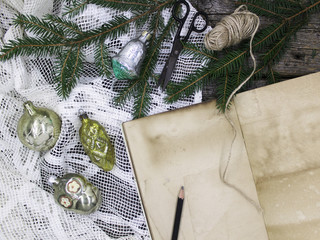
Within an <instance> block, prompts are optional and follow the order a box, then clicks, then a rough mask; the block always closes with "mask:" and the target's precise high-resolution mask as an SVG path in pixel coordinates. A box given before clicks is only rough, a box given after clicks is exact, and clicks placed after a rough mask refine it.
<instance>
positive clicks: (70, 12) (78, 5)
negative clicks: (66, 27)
mask: <svg viewBox="0 0 320 240" xmlns="http://www.w3.org/2000/svg"><path fill="white" fill-rule="evenodd" d="M88 3H89V0H84V1H83V0H72V1H69V6H66V7H65V8H64V9H63V16H68V17H74V16H76V15H79V14H80V13H82V12H83V11H84V10H85V9H86V7H87V5H88Z"/></svg>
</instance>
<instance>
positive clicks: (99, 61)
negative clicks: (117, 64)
mask: <svg viewBox="0 0 320 240" xmlns="http://www.w3.org/2000/svg"><path fill="white" fill-rule="evenodd" d="M94 62H95V64H96V66H97V67H98V70H99V73H100V75H101V76H105V77H109V76H111V72H112V71H111V61H110V55H109V50H108V48H107V46H106V45H105V44H104V41H101V42H100V43H99V44H97V45H96V47H95V52H94Z"/></svg>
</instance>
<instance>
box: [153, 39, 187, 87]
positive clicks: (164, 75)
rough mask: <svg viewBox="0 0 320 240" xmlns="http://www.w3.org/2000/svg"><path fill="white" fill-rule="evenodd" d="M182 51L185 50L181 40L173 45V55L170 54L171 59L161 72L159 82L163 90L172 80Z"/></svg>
mask: <svg viewBox="0 0 320 240" xmlns="http://www.w3.org/2000/svg"><path fill="white" fill-rule="evenodd" d="M182 49H183V45H182V43H181V41H180V40H179V41H175V42H174V43H173V46H172V50H171V53H170V55H169V58H168V60H167V62H166V65H165V66H164V68H163V70H162V72H161V75H160V77H159V81H158V86H160V85H161V88H162V90H164V89H165V88H166V87H167V85H168V83H169V81H170V79H171V75H172V72H173V70H174V68H175V66H176V63H177V60H178V57H179V54H180V52H181V50H182Z"/></svg>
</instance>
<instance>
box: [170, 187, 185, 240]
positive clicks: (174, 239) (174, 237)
mask: <svg viewBox="0 0 320 240" xmlns="http://www.w3.org/2000/svg"><path fill="white" fill-rule="evenodd" d="M183 200H184V187H183V186H182V187H181V189H180V192H179V196H178V201H177V208H176V215H175V217H174V225H173V231H172V238H171V240H177V239H178V234H179V227H180V220H181V213H182V207H183Z"/></svg>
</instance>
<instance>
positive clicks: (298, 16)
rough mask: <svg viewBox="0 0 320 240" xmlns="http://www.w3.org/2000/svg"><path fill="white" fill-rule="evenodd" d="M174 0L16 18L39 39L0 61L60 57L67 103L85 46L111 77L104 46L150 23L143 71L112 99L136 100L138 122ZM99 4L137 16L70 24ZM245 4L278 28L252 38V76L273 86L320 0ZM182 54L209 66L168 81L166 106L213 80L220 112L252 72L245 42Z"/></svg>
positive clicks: (113, 3)
mask: <svg viewBox="0 0 320 240" xmlns="http://www.w3.org/2000/svg"><path fill="white" fill-rule="evenodd" d="M173 1H174V0H90V1H88V0H68V1H67V3H68V4H67V7H66V8H65V9H64V13H63V16H64V17H62V18H60V17H58V16H55V15H46V16H45V17H44V18H43V19H39V18H37V17H35V16H30V15H18V16H17V18H16V20H15V24H16V25H19V26H22V27H24V28H25V30H27V31H29V32H31V33H33V34H34V35H36V37H24V38H22V39H17V40H15V41H10V42H9V43H7V44H6V45H4V47H3V48H2V49H1V52H0V61H6V60H9V59H12V58H14V57H17V56H30V55H32V56H36V57H42V56H48V55H51V56H57V57H58V58H57V59H58V60H57V61H56V62H55V65H54V69H55V81H56V83H57V92H58V94H59V95H61V96H63V97H64V98H66V97H68V96H69V94H70V92H71V90H72V89H73V87H74V86H75V85H76V83H77V80H78V79H79V78H80V76H81V71H82V68H83V61H84V55H83V49H84V47H87V46H88V45H94V49H95V52H94V59H95V64H96V66H97V68H98V69H99V73H100V74H101V75H102V76H110V74H111V66H110V64H111V63H110V62H111V61H110V55H109V50H108V46H106V45H105V44H104V42H105V40H106V39H107V38H112V39H115V38H118V37H119V36H121V35H123V34H126V33H127V32H128V31H129V30H130V27H129V26H130V25H131V24H135V25H136V26H137V27H139V26H142V25H143V26H145V25H146V23H148V26H149V29H148V30H149V31H150V32H152V38H151V40H150V41H149V44H148V50H147V55H146V58H145V60H144V62H143V64H142V69H141V74H140V76H139V78H137V79H135V80H130V81H126V84H124V85H122V87H120V88H119V89H118V90H117V91H118V96H116V98H115V99H114V103H115V104H117V105H123V104H124V103H126V101H128V100H129V99H131V98H132V97H133V98H134V99H135V100H134V106H133V107H134V109H133V115H134V117H135V118H139V117H143V116H146V115H147V114H148V112H149V110H150V105H151V99H152V96H151V90H152V88H153V87H154V86H155V84H154V81H156V80H157V79H156V78H157V77H156V76H155V75H154V70H155V66H156V64H157V60H158V56H159V52H160V48H161V46H162V43H163V42H164V41H165V40H166V39H167V38H168V37H169V36H170V35H171V34H172V33H173V32H174V30H175V29H176V25H175V24H174V21H173V20H171V21H169V22H168V23H167V24H165V23H164V20H163V17H162V14H161V13H162V11H163V10H164V9H167V8H171V6H172V3H173ZM89 2H90V4H96V5H98V6H101V7H107V8H111V9H114V10H117V11H131V12H132V17H131V18H127V17H125V16H124V15H121V14H120V15H117V16H116V17H114V18H113V19H112V20H110V21H109V22H107V23H105V24H104V25H103V26H101V27H99V28H97V29H93V30H89V31H86V32H84V31H82V30H81V29H80V27H79V26H78V25H77V24H75V23H74V22H72V21H71V20H70V19H71V18H72V17H76V16H77V15H79V14H81V13H82V12H83V11H85V9H86V7H87V5H88V4H89ZM237 4H246V5H247V6H248V9H249V10H250V11H252V12H253V13H256V14H257V15H258V16H265V17H268V18H271V19H273V20H274V23H273V24H271V25H269V26H267V27H265V28H264V29H261V30H260V31H259V32H258V33H257V34H256V36H255V38H254V41H253V45H252V46H253V50H254V52H259V60H260V61H259V62H260V64H259V66H258V68H257V70H256V71H255V73H254V77H253V78H254V79H255V78H258V77H260V76H261V75H262V73H266V76H267V79H268V81H269V82H270V83H274V82H277V81H279V79H280V75H279V74H278V73H277V72H275V71H274V70H273V65H274V64H275V63H276V62H277V61H279V60H280V59H281V56H282V55H283V53H284V52H285V49H286V47H287V46H288V44H289V42H290V39H291V38H292V36H294V35H295V33H296V32H297V31H298V30H299V29H300V28H301V27H302V26H303V25H305V24H306V23H307V21H308V17H309V15H310V14H311V13H317V12H319V11H320V0H309V1H308V2H305V3H304V4H301V2H300V1H295V0H290V1H286V0H277V1H275V0H274V1H264V0H248V1H246V2H242V1H238V2H237ZM182 55H184V56H185V57H189V58H192V59H193V60H195V61H205V63H206V66H202V67H200V68H199V69H198V70H197V71H196V72H195V73H194V74H192V75H190V76H187V77H186V78H185V79H184V80H182V81H181V82H179V83H173V82H171V83H170V84H169V85H168V87H167V94H168V96H167V97H166V101H168V102H170V103H172V102H175V101H177V100H179V99H181V98H184V97H187V96H190V95H192V94H194V93H195V92H196V91H199V90H202V89H203V87H204V86H205V85H207V84H212V82H213V81H216V85H217V104H218V108H219V109H220V110H221V111H225V110H226V109H227V108H228V107H229V106H225V104H226V99H228V97H229V96H230V94H231V92H233V90H234V89H236V88H237V86H239V84H241V83H242V82H243V81H244V80H245V79H246V78H247V76H248V75H249V74H250V72H251V69H250V64H248V59H249V44H248V41H243V42H242V43H241V44H240V45H239V46H237V49H233V48H230V49H226V50H224V51H223V52H222V54H221V55H220V57H218V56H217V55H216V53H215V52H212V51H208V50H206V49H204V47H203V46H198V45H195V44H190V43H186V44H184V49H183V52H182Z"/></svg>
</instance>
